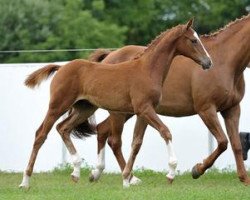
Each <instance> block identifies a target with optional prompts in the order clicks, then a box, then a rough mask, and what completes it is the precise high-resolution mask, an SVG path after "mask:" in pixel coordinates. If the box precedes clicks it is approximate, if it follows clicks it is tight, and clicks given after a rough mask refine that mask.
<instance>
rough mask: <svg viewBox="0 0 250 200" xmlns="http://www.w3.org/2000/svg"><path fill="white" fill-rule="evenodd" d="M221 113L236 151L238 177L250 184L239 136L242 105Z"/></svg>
mask: <svg viewBox="0 0 250 200" xmlns="http://www.w3.org/2000/svg"><path fill="white" fill-rule="evenodd" d="M221 114H222V116H223V118H224V120H225V125H226V129H227V134H228V137H229V140H230V142H231V146H232V149H233V152H234V157H235V160H236V165H237V172H238V177H239V179H240V181H242V182H244V183H245V184H246V185H250V179H249V177H248V175H247V172H246V168H245V166H244V162H243V156H242V146H241V143H240V137H239V118H240V105H239V104H238V105H236V106H234V107H233V108H230V109H229V110H226V111H223V112H222V113H221Z"/></svg>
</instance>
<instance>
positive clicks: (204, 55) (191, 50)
mask: <svg viewBox="0 0 250 200" xmlns="http://www.w3.org/2000/svg"><path fill="white" fill-rule="evenodd" d="M192 25H193V19H190V20H189V21H188V22H187V24H185V25H184V26H183V28H182V36H181V38H180V40H179V41H178V45H177V50H178V51H179V54H181V55H183V56H186V57H191V58H192V59H193V60H194V61H195V62H197V63H198V64H200V65H202V68H203V69H209V68H210V67H212V60H211V57H210V55H209V54H208V52H207V50H206V49H205V47H204V46H203V44H202V42H201V40H200V38H199V36H198V34H197V33H196V32H195V31H194V30H193V28H192Z"/></svg>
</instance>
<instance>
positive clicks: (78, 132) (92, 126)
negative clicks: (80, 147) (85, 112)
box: [71, 114, 96, 139]
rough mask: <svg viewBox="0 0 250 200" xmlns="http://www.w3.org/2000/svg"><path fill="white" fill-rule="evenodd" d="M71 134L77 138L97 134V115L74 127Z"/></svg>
mask: <svg viewBox="0 0 250 200" xmlns="http://www.w3.org/2000/svg"><path fill="white" fill-rule="evenodd" d="M71 134H72V135H73V136H74V137H75V138H79V139H82V138H85V137H90V136H91V135H95V134H96V120H95V115H94V114H93V115H91V116H90V117H89V118H88V119H87V120H85V121H84V122H82V123H81V124H79V125H78V126H76V127H74V129H73V130H72V132H71Z"/></svg>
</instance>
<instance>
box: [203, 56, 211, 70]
mask: <svg viewBox="0 0 250 200" xmlns="http://www.w3.org/2000/svg"><path fill="white" fill-rule="evenodd" d="M201 66H202V69H204V70H206V69H210V68H211V67H212V66H213V63H212V61H211V59H209V58H206V59H204V61H202V62H201Z"/></svg>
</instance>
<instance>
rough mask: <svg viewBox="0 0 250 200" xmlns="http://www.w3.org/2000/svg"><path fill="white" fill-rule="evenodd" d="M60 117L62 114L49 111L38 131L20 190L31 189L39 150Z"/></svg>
mask: <svg viewBox="0 0 250 200" xmlns="http://www.w3.org/2000/svg"><path fill="white" fill-rule="evenodd" d="M59 117H60V114H59V113H57V112H56V111H55V110H52V109H49V110H48V113H47V115H46V117H45V119H44V121H43V123H42V124H41V125H40V127H39V128H38V130H37V131H36V137H35V141H34V144H33V149H32V153H31V156H30V160H29V163H28V166H27V168H26V170H25V172H24V174H23V180H22V183H21V184H20V185H19V187H20V188H29V179H30V177H31V175H32V172H33V168H34V164H35V161H36V157H37V154H38V151H39V149H40V148H41V146H42V145H43V143H44V141H45V140H46V138H47V135H48V133H49V131H50V130H51V128H52V126H53V125H54V123H55V121H56V120H57V119H58V118H59Z"/></svg>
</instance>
